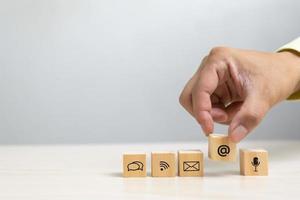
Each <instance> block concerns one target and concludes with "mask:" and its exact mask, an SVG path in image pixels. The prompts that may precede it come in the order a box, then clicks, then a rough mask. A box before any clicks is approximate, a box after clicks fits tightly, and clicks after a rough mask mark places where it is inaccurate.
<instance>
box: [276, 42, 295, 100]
mask: <svg viewBox="0 0 300 200" xmlns="http://www.w3.org/2000/svg"><path fill="white" fill-rule="evenodd" d="M282 51H294V52H295V53H299V54H300V37H298V38H297V39H295V40H293V41H291V42H290V43H288V44H286V45H284V46H282V47H280V48H279V49H277V52H282ZM288 100H300V91H298V92H295V93H294V94H292V95H291V96H290V97H289V98H288Z"/></svg>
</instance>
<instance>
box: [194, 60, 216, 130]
mask: <svg viewBox="0 0 300 200" xmlns="http://www.w3.org/2000/svg"><path fill="white" fill-rule="evenodd" d="M218 82H219V77H218V73H217V69H216V67H215V66H214V65H208V64H207V65H204V66H203V68H202V69H201V70H200V71H199V74H198V80H197V82H196V84H195V85H194V88H193V90H192V103H193V114H194V117H195V118H196V120H197V121H198V123H199V124H200V125H201V127H202V129H203V131H204V133H205V134H206V135H208V134H209V133H212V132H213V128H214V124H213V118H212V116H211V110H212V103H211V99H210V96H211V95H212V94H213V92H214V91H215V90H216V88H217V86H218Z"/></svg>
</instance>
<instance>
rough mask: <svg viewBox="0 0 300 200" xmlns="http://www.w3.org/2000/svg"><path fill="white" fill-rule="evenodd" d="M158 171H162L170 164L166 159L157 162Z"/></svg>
mask: <svg viewBox="0 0 300 200" xmlns="http://www.w3.org/2000/svg"><path fill="white" fill-rule="evenodd" d="M159 167H160V171H164V170H166V169H168V168H169V167H170V165H169V164H168V163H167V162H166V161H160V162H159Z"/></svg>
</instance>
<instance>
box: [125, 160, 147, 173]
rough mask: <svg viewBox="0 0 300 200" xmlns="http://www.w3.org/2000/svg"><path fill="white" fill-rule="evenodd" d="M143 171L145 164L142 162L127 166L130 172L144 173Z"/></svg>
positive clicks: (134, 162)
mask: <svg viewBox="0 0 300 200" xmlns="http://www.w3.org/2000/svg"><path fill="white" fill-rule="evenodd" d="M143 169H144V164H143V163H142V162H140V161H133V162H131V163H129V164H128V165H127V170H128V171H138V170H140V171H143Z"/></svg>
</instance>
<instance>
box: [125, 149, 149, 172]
mask: <svg viewBox="0 0 300 200" xmlns="http://www.w3.org/2000/svg"><path fill="white" fill-rule="evenodd" d="M146 165H147V164H146V154H145V153H136V154H123V176H124V177H146V175H147V166H146Z"/></svg>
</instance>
